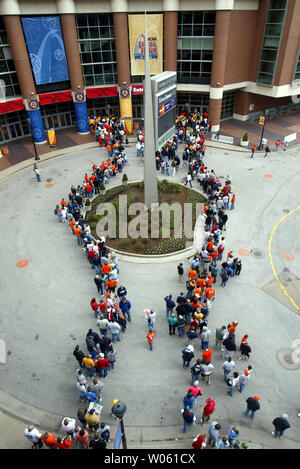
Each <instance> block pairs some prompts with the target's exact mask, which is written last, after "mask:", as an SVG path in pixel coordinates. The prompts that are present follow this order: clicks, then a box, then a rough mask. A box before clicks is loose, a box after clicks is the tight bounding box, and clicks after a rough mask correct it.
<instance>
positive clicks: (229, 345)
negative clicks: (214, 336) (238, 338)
mask: <svg viewBox="0 0 300 469" xmlns="http://www.w3.org/2000/svg"><path fill="white" fill-rule="evenodd" d="M223 345H224V347H225V348H224V352H223V358H224V360H225V359H227V358H228V357H232V356H233V352H236V343H235V338H234V335H232V334H229V335H228V337H226V339H224V340H223Z"/></svg>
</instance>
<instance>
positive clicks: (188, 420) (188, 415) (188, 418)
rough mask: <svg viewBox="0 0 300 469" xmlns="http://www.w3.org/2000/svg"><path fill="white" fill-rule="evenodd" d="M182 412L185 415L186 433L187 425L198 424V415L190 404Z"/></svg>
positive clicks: (184, 425) (184, 431)
mask: <svg viewBox="0 0 300 469" xmlns="http://www.w3.org/2000/svg"><path fill="white" fill-rule="evenodd" d="M181 413H182V417H183V433H186V429H187V427H190V426H191V425H196V416H195V414H194V413H193V412H192V410H191V408H190V407H188V406H187V407H185V408H184V409H182V411H181Z"/></svg>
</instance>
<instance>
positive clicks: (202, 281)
mask: <svg viewBox="0 0 300 469" xmlns="http://www.w3.org/2000/svg"><path fill="white" fill-rule="evenodd" d="M204 285H205V278H198V280H197V287H198V288H201V289H202V290H203V287H204Z"/></svg>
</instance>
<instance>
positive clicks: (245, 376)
mask: <svg viewBox="0 0 300 469" xmlns="http://www.w3.org/2000/svg"><path fill="white" fill-rule="evenodd" d="M251 370H252V366H251V365H249V366H248V369H247V370H244V373H242V375H241V380H240V388H239V391H240V392H243V391H244V389H245V387H246V384H247V383H248V381H249V378H250V372H251Z"/></svg>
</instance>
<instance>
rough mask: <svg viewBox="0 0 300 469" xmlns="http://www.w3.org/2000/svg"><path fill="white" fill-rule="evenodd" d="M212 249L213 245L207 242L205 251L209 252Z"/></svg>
mask: <svg viewBox="0 0 300 469" xmlns="http://www.w3.org/2000/svg"><path fill="white" fill-rule="evenodd" d="M213 248H214V243H213V242H212V241H208V243H207V251H208V252H211V251H212V250H213Z"/></svg>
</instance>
